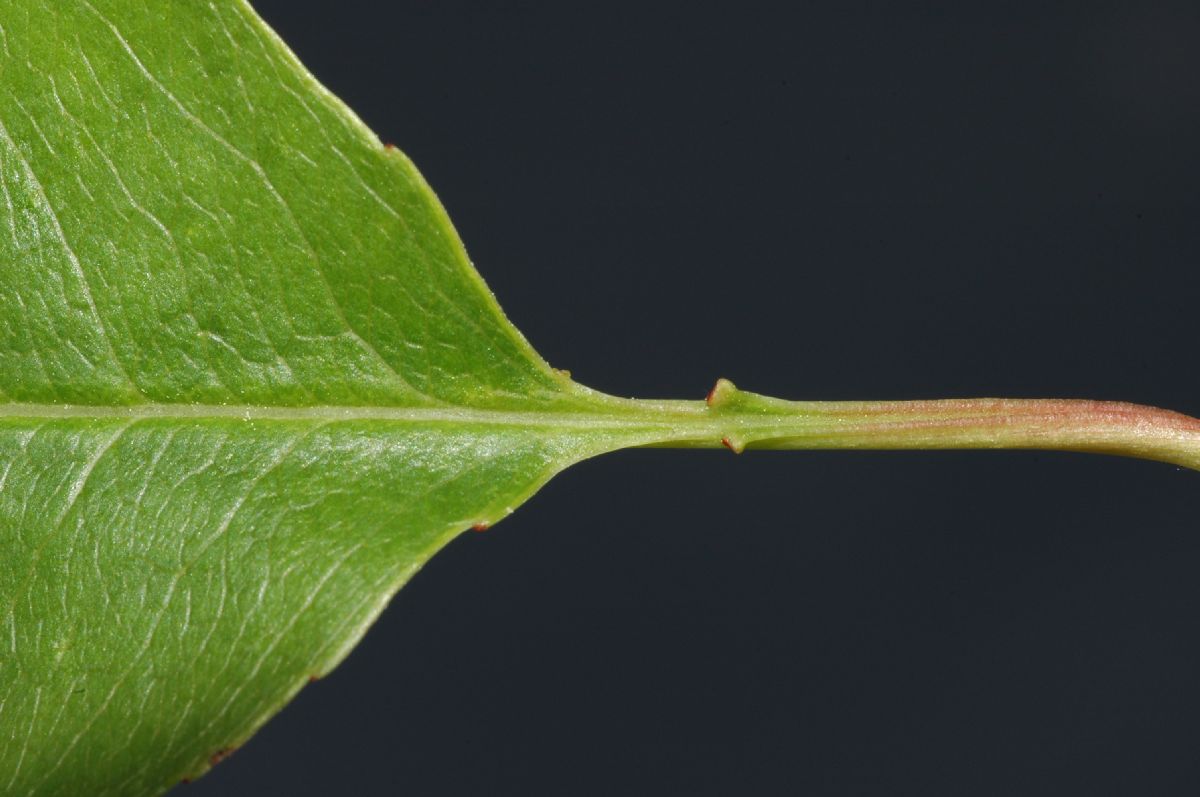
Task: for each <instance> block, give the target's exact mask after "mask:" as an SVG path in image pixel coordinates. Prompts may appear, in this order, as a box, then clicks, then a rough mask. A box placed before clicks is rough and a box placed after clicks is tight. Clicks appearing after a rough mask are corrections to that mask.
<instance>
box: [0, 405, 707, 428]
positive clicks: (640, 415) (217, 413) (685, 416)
mask: <svg viewBox="0 0 1200 797" xmlns="http://www.w3.org/2000/svg"><path fill="white" fill-rule="evenodd" d="M629 404H631V405H633V404H634V402H632V401H631V402H629ZM638 404H640V403H638ZM705 409H706V408H705V406H704V404H703V402H684V401H681V402H646V403H645V404H644V405H641V406H628V407H624V408H622V409H621V410H617V411H612V410H608V411H604V410H597V411H587V410H579V409H547V410H544V411H531V410H493V409H478V408H472V407H367V406H333V405H314V406H302V407H288V406H268V405H249V404H171V403H145V404H130V405H92V404H37V403H7V404H0V420H3V419H5V418H35V419H45V420H56V419H72V418H74V419H107V418H113V419H125V420H151V419H162V420H181V421H183V420H208V419H234V420H246V421H320V422H334V421H396V422H409V423H463V424H483V425H495V426H530V427H568V428H573V429H625V428H630V427H640V428H645V427H646V426H659V427H664V428H667V427H677V426H679V425H680V424H681V423H686V424H689V425H694V424H699V425H701V426H707V425H710V424H711V425H713V426H714V427H715V426H716V425H717V424H719V423H720V421H721V420H722V419H719V418H715V417H706V412H705ZM724 420H725V421H726V422H727V421H728V418H725V419H724Z"/></svg>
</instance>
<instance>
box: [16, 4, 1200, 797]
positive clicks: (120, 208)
mask: <svg viewBox="0 0 1200 797" xmlns="http://www.w3.org/2000/svg"><path fill="white" fill-rule="evenodd" d="M0 197H2V202H0V262H2V263H3V265H4V268H3V269H0V401H2V402H3V405H2V407H0V556H2V557H3V561H4V563H5V566H4V567H3V568H0V611H3V613H4V614H3V625H2V626H0V792H2V793H5V794H18V795H19V794H88V795H105V794H110V795H111V794H120V795H126V794H132V795H136V794H154V793H157V792H160V791H162V790H163V789H165V788H168V787H169V786H170V785H172V784H173V783H175V782H176V781H178V780H179V779H181V778H185V777H194V776H196V775H197V774H199V773H201V772H203V771H204V770H205V769H206V768H207V767H208V766H209V765H211V764H212V763H214V762H215V761H217V760H219V759H220V758H221V757H223V756H224V755H226V754H227V753H228V751H230V750H231V749H232V748H234V747H236V746H237V745H238V744H240V743H241V742H242V741H243V740H245V739H246V738H247V737H248V736H249V735H250V734H251V733H252V732H253V731H254V729H255V728H257V727H258V726H259V725H261V723H262V722H264V721H265V720H266V719H267V718H269V717H270V716H271V715H272V714H273V713H274V712H276V711H277V710H278V709H279V707H280V706H282V705H283V704H284V703H285V702H286V701H287V700H288V698H290V697H291V696H292V695H293V694H294V693H295V692H296V691H297V690H298V689H300V688H301V687H302V686H303V685H304V684H305V683H307V681H308V680H309V679H310V678H312V677H314V676H320V675H322V674H324V673H325V672H328V671H329V669H331V668H332V667H334V666H335V665H336V664H337V662H338V661H340V660H341V658H342V657H344V656H345V654H346V652H347V651H348V650H349V649H350V648H351V647H352V646H353V644H354V643H355V641H356V640H357V639H358V638H359V637H360V636H361V635H362V633H363V632H364V630H365V628H366V627H367V626H368V625H369V624H370V622H371V621H372V619H373V618H374V617H375V616H377V615H378V613H379V611H380V610H381V609H382V607H383V606H384V605H385V604H386V602H387V600H388V599H389V598H390V596H391V595H392V594H394V592H395V591H396V590H397V589H398V588H399V587H400V586H401V585H402V584H403V583H404V582H405V581H406V580H407V579H408V578H409V577H411V575H412V574H413V572H415V570H416V569H417V568H419V567H420V566H421V564H422V563H423V562H424V561H426V560H427V559H428V558H429V557H430V556H431V555H432V554H433V553H434V552H436V551H437V550H438V549H439V548H440V547H441V546H443V545H445V544H446V543H447V542H448V541H449V540H450V539H452V538H453V537H454V536H455V535H457V534H459V533H460V532H462V531H463V530H465V529H467V528H470V527H472V526H485V525H487V524H490V523H494V522H496V521H498V520H500V519H501V518H503V517H504V516H505V515H507V514H508V513H509V512H511V511H512V510H513V508H515V507H516V506H518V505H519V504H520V503H521V502H522V501H524V500H525V499H526V498H528V497H529V496H530V495H531V494H532V493H533V492H534V491H535V490H536V489H537V488H538V487H539V486H540V485H541V484H543V483H544V482H545V481H546V480H547V479H549V478H550V477H551V476H553V475H554V474H555V473H557V472H558V471H559V470H561V469H563V468H565V467H567V466H569V465H570V464H572V463H574V462H577V461H579V460H581V459H583V458H586V457H589V456H593V455H595V454H598V453H601V452H604V451H608V450H612V449H615V448H620V447H623V446H631V445H657V444H664V443H669V444H672V445H681V446H706V447H715V446H719V445H725V446H727V447H729V448H731V449H733V450H735V451H740V450H742V449H743V448H746V447H751V446H759V447H833V446H838V447H847V446H849V447H864V446H882V447H914V446H923V447H961V446H983V447H1007V446H1022V447H1059V448H1073V449H1080V450H1097V451H1110V452H1118V453H1133V454H1136V455H1140V456H1147V457H1153V458H1159V459H1166V460H1168V461H1173V462H1178V463H1181V464H1188V465H1192V466H1194V465H1195V464H1196V462H1197V455H1196V453H1195V448H1196V445H1195V435H1196V429H1195V428H1194V427H1193V426H1191V425H1190V424H1191V423H1192V422H1191V421H1190V419H1182V416H1175V415H1173V414H1170V413H1161V412H1157V411H1149V410H1144V409H1140V408H1130V407H1127V406H1126V405H1104V404H1093V403H1077V402H1076V403H1073V402H1054V403H1037V402H1033V403H1021V402H990V403H989V402H969V401H968V402H942V403H938V402H923V403H918V404H913V405H903V404H859V403H855V404H829V405H815V404H797V403H791V402H781V401H776V400H773V399H767V398H764V397H760V396H755V395H753V394H748V393H744V392H742V391H738V390H737V389H736V388H734V387H733V386H732V384H730V383H728V382H720V383H718V386H717V388H716V389H714V391H713V393H712V394H711V395H710V397H709V401H708V402H707V403H705V402H632V401H628V400H622V399H616V398H612V397H609V396H605V395H602V394H599V393H596V392H594V391H591V390H589V389H587V388H584V387H582V386H579V385H577V384H575V383H573V382H571V381H570V380H569V379H568V378H567V377H566V376H565V375H563V374H561V373H559V372H556V371H554V370H553V369H552V368H550V367H549V366H548V365H547V364H546V363H545V362H543V361H542V360H541V358H540V357H538V356H537V354H536V353H535V352H534V351H533V350H532V349H531V348H530V347H529V345H528V344H527V343H526V342H525V340H524V339H523V338H522V337H521V336H520V334H519V333H518V332H517V331H516V330H515V329H514V328H513V327H512V326H511V325H510V324H509V323H508V322H507V321H506V320H505V318H504V317H503V315H502V313H501V311H500V309H499V307H498V306H497V304H496V303H495V301H494V300H493V298H492V296H491V295H490V293H489V292H488V291H487V289H486V287H485V286H484V284H483V283H482V281H481V280H480V278H479V276H478V275H477V274H476V272H475V271H474V269H473V268H472V267H471V265H470V263H469V262H468V261H467V259H466V255H465V253H464V251H463V249H462V246H461V244H460V243H459V240H458V238H457V236H456V234H455V233H454V231H453V229H452V228H451V226H450V223H449V220H448V219H447V217H446V215H445V213H444V211H443V210H442V209H441V207H440V206H439V205H438V203H437V201H436V199H435V198H434V197H433V195H432V194H431V192H430V191H429V189H428V187H427V186H426V185H425V183H424V182H423V180H422V179H421V177H420V175H419V174H418V173H417V172H416V170H415V169H414V168H413V166H412V165H411V163H409V162H408V160H407V159H406V158H405V157H404V156H403V155H402V154H400V153H399V152H397V151H396V150H393V149H388V148H385V147H384V146H382V145H381V144H380V143H379V141H378V140H377V139H376V138H375V137H374V136H373V135H371V133H370V132H369V131H367V130H366V129H365V128H364V127H363V125H362V124H361V123H360V122H359V121H358V120H357V119H355V118H354V117H353V115H352V114H350V112H349V111H347V110H346V109H345V108H344V106H342V105H341V104H340V103H338V102H337V101H336V100H335V99H334V98H333V97H332V96H330V95H329V94H328V93H327V92H326V91H325V90H324V89H322V88H321V87H320V86H319V85H318V84H317V83H316V82H315V81H314V79H313V78H312V77H311V76H310V75H309V74H308V73H307V72H306V71H305V70H304V69H303V68H302V67H301V66H300V65H299V64H298V63H297V62H296V61H295V59H294V57H293V56H292V55H291V54H290V53H289V52H288V51H287V50H286V48H285V47H284V46H283V45H282V44H281V43H280V42H279V41H278V39H277V38H276V37H275V36H274V35H273V34H272V33H271V32H270V31H269V30H268V29H267V28H266V27H265V25H263V23H262V22H261V21H260V20H259V19H258V18H257V17H256V16H255V15H254V14H253V12H252V11H251V9H250V8H249V6H248V5H246V4H245V3H244V2H240V1H239V0H215V2H211V3H203V4H202V3H162V4H155V5H154V6H149V5H148V4H144V3H135V2H132V0H69V1H68V2H54V3H51V2H48V0H9V2H8V3H6V4H5V8H4V13H3V14H2V15H0ZM997 417H1003V418H1004V419H1005V421H1006V422H1005V423H1004V424H997V423H995V422H994V419H995V418H997Z"/></svg>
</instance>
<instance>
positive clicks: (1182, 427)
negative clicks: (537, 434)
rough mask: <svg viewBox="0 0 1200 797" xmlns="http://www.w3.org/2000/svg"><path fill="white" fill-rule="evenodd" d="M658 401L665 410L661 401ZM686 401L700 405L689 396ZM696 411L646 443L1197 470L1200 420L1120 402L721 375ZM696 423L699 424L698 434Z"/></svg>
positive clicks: (1199, 456)
mask: <svg viewBox="0 0 1200 797" xmlns="http://www.w3.org/2000/svg"><path fill="white" fill-rule="evenodd" d="M689 403H690V402H689ZM660 406H661V407H662V408H663V409H664V410H666V411H667V412H670V410H669V409H667V406H668V405H667V403H664V404H661V405H660ZM676 406H678V405H676ZM679 409H680V410H682V409H683V408H682V407H679ZM693 409H699V408H698V407H695V406H694V405H693ZM688 414H691V413H688ZM702 414H703V416H704V419H705V421H706V423H703V424H695V423H694V422H693V423H681V424H680V426H679V427H678V434H675V435H673V436H672V437H671V438H670V439H664V440H662V441H661V442H657V443H654V445H658V446H667V447H704V448H711V447H715V446H716V445H725V446H726V447H728V448H730V449H732V450H734V451H736V452H740V451H742V450H743V449H745V448H764V449H958V448H970V449H1043V450H1057V451H1086V452H1093V453H1100V454H1115V455H1119V456H1127V457H1138V458H1142V459H1153V460H1158V461H1161V462H1168V463H1171V464H1174V465H1182V466H1184V467H1187V468H1192V469H1196V470H1200V420H1197V419H1196V418H1192V417H1190V416H1187V415H1183V414H1181V413H1178V412H1171V411H1168V410H1161V409H1157V408H1154V407H1147V406H1144V405H1139V404H1128V403H1123V402H1112V401H1080V400H1066V399H949V400H940V401H854V402H850V401H829V402H825V401H815V402H811V401H783V400H780V399H773V398H768V397H766V396H760V395H757V394H754V393H747V392H745V391H741V390H738V389H737V388H736V387H734V386H733V384H732V383H731V382H729V381H728V380H724V379H722V380H720V381H719V382H717V386H716V387H715V388H713V391H712V392H711V393H710V394H709V397H708V400H707V406H706V407H705V408H704V410H703V412H702ZM693 418H695V416H694V415H693ZM696 420H699V419H696ZM699 427H704V428H705V431H706V432H707V433H706V434H702V435H701V434H698V433H699V432H700V428H699ZM714 432H719V433H720V438H718V437H717V436H716V434H715V433H714Z"/></svg>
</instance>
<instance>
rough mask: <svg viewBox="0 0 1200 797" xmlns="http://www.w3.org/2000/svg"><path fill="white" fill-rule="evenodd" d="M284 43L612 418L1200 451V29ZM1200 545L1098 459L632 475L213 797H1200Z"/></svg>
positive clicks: (1027, 20)
mask: <svg viewBox="0 0 1200 797" xmlns="http://www.w3.org/2000/svg"><path fill="white" fill-rule="evenodd" d="M255 5H256V7H258V8H259V10H260V11H261V12H262V13H263V14H264V15H265V16H266V18H267V19H268V21H270V22H271V24H273V25H274V26H275V27H276V28H277V29H278V30H279V31H280V33H281V34H282V35H283V37H284V38H285V39H286V40H287V41H288V42H289V43H290V44H291V45H292V46H293V47H294V48H295V50H296V51H297V52H298V54H299V55H300V57H301V58H302V59H303V60H304V61H305V62H306V63H307V64H308V66H309V67H310V68H311V69H312V70H313V71H314V72H315V74H316V75H317V76H318V77H319V78H320V79H321V80H322V81H324V82H325V83H326V84H327V85H328V86H329V87H330V88H331V89H332V90H333V91H334V92H335V93H337V94H339V95H340V96H341V97H343V98H344V99H345V100H346V101H347V102H348V103H349V104H350V105H351V106H352V107H353V108H354V109H355V110H356V111H357V112H358V113H359V114H360V115H361V116H362V117H363V118H364V119H365V120H366V122H367V123H368V124H369V125H370V126H371V127H373V128H374V129H375V130H376V131H378V132H379V134H380V136H381V137H382V138H384V139H385V140H387V141H391V142H394V143H396V144H397V145H399V146H400V147H401V148H402V149H404V150H405V151H406V152H407V153H408V154H409V155H410V156H412V158H413V159H414V160H415V161H416V162H417V164H418V165H419V166H420V167H421V168H422V170H423V171H424V173H425V175H426V177H427V178H428V179H429V181H430V183H431V184H432V185H433V186H434V188H435V189H436V190H437V191H438V193H439V194H440V196H441V198H442V200H443V201H444V202H445V204H446V205H447V207H448V209H449V211H450V213H451V215H452V217H453V218H454V219H455V221H456V223H457V225H458V227H459V230H460V231H461V233H462V235H463V237H464V239H465V240H466V243H467V246H468V248H469V249H470V251H471V253H472V255H473V258H474V260H475V262H476V263H477V264H478V266H479V268H480V270H481V271H482V273H483V275H484V277H485V278H486V279H487V280H488V282H489V284H490V285H491V287H492V288H493V290H494V291H495V292H496V294H497V296H498V297H499V299H500V301H501V303H502V304H503V305H504V307H505V308H506V310H507V312H508V314H509V316H510V318H512V320H513V321H514V322H515V323H516V324H517V326H518V327H520V328H521V329H522V330H523V331H524V332H525V333H526V335H527V336H528V337H529V339H530V340H531V341H532V342H533V343H534V345H535V346H537V347H538V348H539V349H540V350H541V351H542V353H543V354H544V355H546V357H547V358H548V359H549V360H550V361H551V362H552V363H553V364H554V365H556V366H559V367H564V368H569V369H570V370H571V371H572V372H573V373H574V375H575V377H576V378H577V379H579V380H580V381H582V382H584V383H585V384H589V385H591V386H593V387H597V388H600V389H603V390H606V391H609V392H612V393H617V394H621V395H636V396H656V397H694V398H700V397H702V396H703V395H704V393H705V392H706V391H707V390H708V388H709V386H710V385H711V383H712V381H713V380H714V379H715V378H716V377H717V376H728V377H730V378H732V379H733V380H734V381H736V382H737V383H738V384H739V385H740V386H742V387H745V388H747V389H751V390H755V391H759V392H765V393H770V394H773V395H779V396H784V397H791V398H814V399H815V398H830V399H835V398H864V399H865V398H920V397H947V396H951V397H956V396H981V395H983V396H992V395H1001V396H1014V397H1021V396H1029V397H1035V396H1036V397H1042V396H1060V397H1087V398H1106V399H1107V398H1112V399H1127V400H1132V401H1140V402H1145V403H1150V404H1155V405H1160V406H1166V407H1170V408H1174V409H1179V410H1183V411H1186V412H1189V413H1192V414H1200V376H1198V375H1197V372H1196V368H1195V365H1194V363H1195V359H1196V357H1195V347H1196V338H1197V335H1196V331H1197V330H1196V327H1197V315H1196V302H1197V298H1200V269H1198V268H1197V262H1198V258H1200V212H1198V211H1200V152H1198V150H1197V148H1198V144H1200V46H1198V45H1197V42H1198V41H1200V7H1197V5H1196V4H1195V3H1179V4H1178V5H1174V6H1171V5H1163V4H1154V3H1143V2H1129V3H1126V4H1125V5H1124V6H1123V7H1121V6H1102V5H1100V4H1095V3H1091V4H1086V5H1081V7H1079V8H1076V9H1070V10H1068V9H1066V8H1057V9H1056V8H1053V7H1047V6H1041V7H1040V10H1038V11H1036V12H1032V11H1031V12H1022V11H1020V10H1015V9H1012V8H1010V7H1008V6H1007V4H1006V5H1004V7H1001V4H987V5H985V4H961V3H960V4H945V5H926V4H920V3H896V4H889V3H874V4H862V3H852V2H828V3H818V4H807V3H789V4H786V5H785V4H783V3H780V4H778V5H757V4H752V3H744V2H743V3H737V4H734V3H729V4H726V5H711V4H706V3H697V2H691V3H687V4H681V5H679V6H678V7H675V8H669V7H667V6H661V7H658V6H656V7H653V8H651V7H647V6H645V5H644V4H642V3H628V4H620V3H612V2H609V3H604V4H576V3H561V2H557V3H544V4H541V3H498V2H486V3H484V2H480V3H473V4H468V3H457V2H446V1H445V0H440V1H439V2H436V3H435V2H420V3H392V2H388V3H384V2H351V0H339V2H336V3H331V2H328V1H327V0H323V1H322V2H297V0H271V1H270V2H268V0H257V1H256V2H255ZM1031 5H1032V4H1031ZM964 6H965V7H964ZM1198 517H1200V474H1197V473H1191V472H1185V471H1182V470H1180V469H1177V468H1172V467H1169V466H1166V465H1160V464H1155V463H1146V462H1136V461H1125V460H1117V459H1108V458H1101V457H1089V456H1084V455H1070V454H1049V453H1019V452H1013V453H931V454H921V453H889V454H850V453H806V452H791V453H751V454H747V455H745V456H742V457H733V456H730V455H729V454H727V453H724V452H680V451H630V452H623V453H620V454H615V455H611V456H606V457H603V458H601V459H598V460H595V461H592V462H588V463H585V464H583V465H581V466H579V467H576V468H573V469H572V470H570V471H569V472H567V473H565V474H563V475H562V476H560V477H558V478H557V479H555V480H554V481H553V482H552V483H551V484H550V485H549V486H548V487H547V488H546V489H545V490H544V491H543V492H542V493H541V494H539V495H538V496H537V497H536V498H535V499H534V500H532V501H531V502H530V503H529V504H528V505H526V506H525V507H523V508H522V509H521V510H520V511H519V512H518V513H517V514H516V516H515V517H513V518H512V519H510V520H508V521H506V522H504V523H503V524H501V525H500V526H498V527H497V528H495V529H493V530H492V531H491V532H489V533H488V534H483V535H467V536H466V537H464V538H462V539H460V540H458V541H457V542H455V543H454V544H453V545H451V546H450V547H449V548H448V549H447V550H446V551H444V552H443V553H442V554H440V555H439V556H438V557H437V558H436V559H435V560H434V561H433V562H432V563H431V564H430V565H429V566H428V567H427V568H426V569H425V570H424V571H423V572H421V573H420V574H419V575H418V576H417V577H416V578H415V579H414V581H413V582H412V583H411V584H410V585H409V586H408V587H407V588H406V589H405V590H404V591H403V592H401V594H400V595H399V596H398V597H397V598H396V600H395V601H394V602H393V604H392V606H391V607H390V608H389V609H388V611H387V612H386V613H385V614H384V616H383V618H382V619H381V620H380V621H379V623H378V624H377V625H376V626H375V628H374V629H373V630H372V631H371V632H370V633H369V634H368V636H367V638H366V639H365V641H364V642H363V644H362V645H361V646H360V647H359V648H358V650H356V651H355V652H354V653H353V654H352V655H351V656H350V658H349V659H348V660H347V661H346V662H345V664H343V665H342V666H341V667H340V668H339V669H338V670H337V671H336V672H335V673H334V674H332V675H331V676H330V677H329V678H327V679H325V680H324V681H322V682H320V683H318V684H316V685H313V686H311V687H308V688H306V689H304V690H303V691H302V693H301V694H300V696H299V697H298V698H297V700H296V701H295V703H294V704H293V705H291V706H290V707H289V708H288V709H287V710H285V711H284V712H283V714H282V715H281V716H280V717H279V718H277V719H275V720H274V721H272V722H271V723H270V724H268V725H267V726H266V728H264V730H263V731H261V732H260V733H259V734H258V736H257V737H255V738H254V739H253V740H252V741H251V742H250V743H249V744H248V745H246V747H245V748H244V749H242V750H241V751H239V752H238V753H237V754H236V755H234V756H233V757H232V758H231V759H230V760H229V761H227V762H225V763H223V764H221V765H220V766H219V767H217V768H216V769H215V770H214V771H213V772H212V773H210V775H208V776H207V777H205V778H203V779H202V780H201V781H199V782H197V783H195V784H192V785H190V786H188V787H185V788H182V789H180V791H179V794H181V795H182V794H187V795H226V796H228V795H241V794H245V795H332V794H349V795H393V794H405V795H482V794H497V795H522V796H525V795H606V796H607V795H674V794H687V795H708V794H712V795H738V794H753V795H758V794H783V793H803V794H807V795H860V794H872V795H874V794H921V795H963V794H970V795H993V794H994V795H1012V794H1022V795H1040V794H1075V793H1077V794H1088V795H1100V794H1133V793H1137V794H1189V795H1190V794H1195V793H1197V791H1198V789H1200V756H1198V755H1197V751H1198V749H1200V678H1198V676H1200V634H1198V629H1197V619H1196V618H1197V613H1198V609H1200V579H1198V578H1197V573H1200V533H1198V532H1200V529H1198V528H1197V527H1198V526H1200V523H1198Z"/></svg>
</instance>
